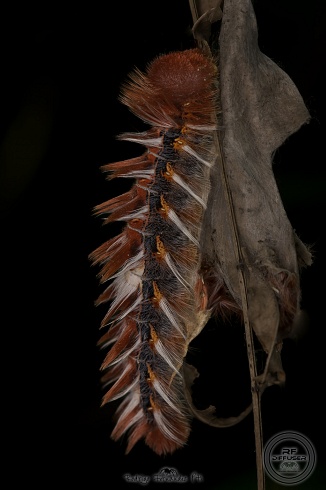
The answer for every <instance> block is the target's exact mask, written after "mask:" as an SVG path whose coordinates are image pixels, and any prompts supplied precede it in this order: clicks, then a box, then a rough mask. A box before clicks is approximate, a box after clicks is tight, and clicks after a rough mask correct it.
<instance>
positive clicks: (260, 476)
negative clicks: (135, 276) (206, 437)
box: [216, 137, 265, 490]
mask: <svg viewBox="0 0 326 490" xmlns="http://www.w3.org/2000/svg"><path fill="white" fill-rule="evenodd" d="M216 140H217V142H216V144H217V147H218V148H219V154H220V155H221V167H222V179H223V187H224V191H225V197H226V200H227V203H228V210H229V214H230V221H231V223H232V234H233V237H232V238H233V245H234V247H233V248H234V252H235V257H236V261H237V263H238V264H239V265H240V264H244V263H245V262H244V258H243V254H242V250H241V246H240V241H239V234H238V227H237V222H236V217H235V213H234V205H233V199H232V193H231V190H230V186H229V182H228V178H227V173H226V169H225V160H224V155H223V149H222V145H221V144H220V142H219V140H218V137H216ZM238 279H239V287H240V294H241V302H242V312H243V319H244V326H245V334H246V345H247V354H248V361H249V372H250V380H251V396H252V410H253V417H254V432H255V447H256V467H257V468H256V469H257V485H258V487H257V489H258V490H265V474H264V467H263V457H262V451H263V430H262V417H261V393H260V391H259V390H257V385H256V379H257V366H256V356H255V348H254V339H253V333H252V328H251V326H250V320H249V314H248V296H247V286H246V278H245V274H244V271H243V269H242V268H241V267H240V266H239V267H238Z"/></svg>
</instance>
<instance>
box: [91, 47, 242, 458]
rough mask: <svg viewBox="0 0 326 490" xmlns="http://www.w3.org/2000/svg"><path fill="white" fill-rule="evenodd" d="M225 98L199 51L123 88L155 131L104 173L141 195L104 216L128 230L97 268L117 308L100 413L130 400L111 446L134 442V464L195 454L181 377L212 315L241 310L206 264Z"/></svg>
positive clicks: (110, 204) (117, 201) (102, 210)
mask: <svg viewBox="0 0 326 490" xmlns="http://www.w3.org/2000/svg"><path fill="white" fill-rule="evenodd" d="M218 92H219V90H218V71H217V63H216V60H214V59H213V57H212V56H211V55H208V54H206V53H204V52H203V51H202V50H201V49H199V48H194V49H188V50H185V51H180V52H172V53H169V54H166V55H162V56H159V57H157V58H156V59H154V60H153V61H152V62H151V63H150V64H149V65H148V67H147V70H146V72H145V73H142V72H140V71H139V70H135V71H134V72H133V73H132V74H131V75H130V79H129V81H128V82H127V83H126V84H125V85H124V86H123V88H122V93H121V96H120V100H121V101H122V103H123V104H125V105H126V106H127V107H128V108H129V110H130V111H131V112H132V113H134V114H135V115H136V116H138V117H139V118H140V119H142V120H143V121H144V122H145V123H146V124H148V125H149V126H150V128H149V129H148V130H147V131H145V132H142V133H124V134H122V135H120V136H118V138H119V139H120V140H125V141H130V142H135V143H139V144H140V145H142V146H144V147H145V148H146V150H145V152H144V153H143V154H142V155H141V156H139V157H135V158H132V159H129V160H125V161H119V162H115V163H109V164H106V165H104V166H103V167H102V170H103V171H104V172H105V173H107V176H108V179H109V180H111V179H113V178H130V179H133V181H134V183H133V185H132V187H131V188H130V190H129V191H128V192H126V193H124V194H122V195H120V196H118V197H114V198H112V199H110V200H108V201H106V202H104V203H102V204H100V205H98V206H96V207H95V209H94V212H95V214H96V215H97V216H102V217H103V219H104V223H105V224H108V223H111V222H113V221H122V222H125V223H126V224H125V226H124V228H123V230H122V232H121V233H120V234H119V235H118V236H116V237H114V238H112V239H110V240H108V241H107V242H105V243H104V244H103V245H101V246H100V247H98V248H97V249H96V250H95V251H93V252H92V253H91V254H90V259H91V261H92V263H93V264H94V265H98V266H100V273H99V280H100V283H101V284H105V285H106V289H105V290H104V292H103V293H102V294H101V295H100V296H99V298H98V299H97V301H96V304H97V305H99V304H103V303H107V302H109V304H110V306H109V309H108V311H107V313H106V315H105V317H104V319H103V321H102V323H101V327H102V328H105V329H107V331H106V332H105V333H104V335H103V336H102V337H101V338H100V341H99V345H100V346H101V347H102V348H105V349H106V348H108V347H110V346H111V347H110V349H109V351H108V354H107V355H106V357H105V359H104V361H103V364H102V366H101V369H102V370H103V371H104V375H103V378H102V381H103V386H104V387H105V388H107V391H106V393H105V395H104V397H103V401H102V403H103V404H106V403H108V402H111V401H113V400H117V399H121V403H120V406H119V408H118V410H117V413H116V425H115V428H114V430H113V432H112V435H111V436H112V438H113V439H114V440H118V439H120V438H121V437H122V436H124V435H125V434H127V435H128V443H127V448H126V453H128V452H129V451H130V450H131V449H132V448H133V447H134V445H135V444H136V443H137V442H138V441H139V440H140V439H144V441H145V444H147V445H148V446H149V447H150V448H151V449H152V450H153V451H154V452H155V453H157V454H159V455H161V454H166V453H172V452H174V451H175V450H176V449H177V448H180V447H182V446H184V444H186V442H187V440H188V437H189V433H190V425H191V418H192V416H193V415H192V411H191V409H190V407H189V403H188V402H187V399H186V396H185V393H184V391H185V390H184V380H183V371H182V368H183V364H184V359H185V356H186V354H187V351H188V347H189V344H190V342H191V340H192V339H193V338H194V337H195V336H196V335H197V334H198V333H199V332H200V330H201V329H202V328H203V327H204V326H205V324H206V323H207V321H208V318H209V317H210V315H211V311H212V309H214V311H216V310H219V311H224V310H225V311H227V310H233V309H234V310H237V309H238V306H237V305H236V303H235V302H234V300H233V299H232V298H231V296H230V295H228V294H227V292H226V288H225V285H224V283H223V280H222V279H220V278H216V277H211V273H210V270H209V268H207V267H206V266H205V264H204V263H203V261H202V256H201V241H202V239H203V237H202V232H203V230H202V223H203V216H204V213H205V209H206V207H207V201H208V196H209V192H210V173H211V169H212V167H213V165H214V162H215V160H216V133H217V131H218V114H219V107H218V100H219V93H218ZM107 284H108V285H107Z"/></svg>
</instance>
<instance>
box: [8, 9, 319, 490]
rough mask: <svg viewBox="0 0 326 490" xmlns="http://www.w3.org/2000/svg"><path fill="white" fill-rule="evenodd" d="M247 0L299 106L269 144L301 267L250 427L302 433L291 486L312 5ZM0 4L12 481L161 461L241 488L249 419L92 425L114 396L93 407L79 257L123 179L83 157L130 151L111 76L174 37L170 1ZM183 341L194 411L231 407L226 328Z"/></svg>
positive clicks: (100, 475) (308, 373)
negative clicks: (195, 375) (288, 329)
mask: <svg viewBox="0 0 326 490" xmlns="http://www.w3.org/2000/svg"><path fill="white" fill-rule="evenodd" d="M45 5H46V6H45ZM254 8H255V11H256V15H257V22H258V29H259V44H260V48H261V50H262V51H263V52H264V53H265V54H266V55H267V56H269V57H270V58H272V59H273V60H274V61H275V62H276V63H278V64H279V66H281V68H283V69H284V71H286V72H287V73H288V74H289V75H290V77H291V78H292V80H293V81H294V83H295V84H296V86H297V87H298V89H299V91H300V93H301V95H302V97H303V99H304V101H305V103H306V105H307V107H308V109H309V111H310V114H311V121H310V123H309V124H308V125H305V126H304V127H302V128H301V129H300V130H299V131H298V132H297V133H296V134H294V135H293V136H291V137H290V138H289V139H288V140H287V142H286V143H285V144H284V145H282V147H281V148H280V149H279V150H278V151H277V153H276V155H275V159H274V170H275V176H276V179H277V183H278V185H279V189H280V193H281V196H282V199H283V203H284V207H285V209H286V211H287V214H288V216H289V219H290V221H291V223H292V225H293V227H294V229H295V230H296V232H297V233H298V235H299V236H300V237H301V239H302V241H304V242H305V243H306V244H309V245H311V246H312V250H313V253H314V264H313V265H312V266H311V267H310V268H308V269H306V270H305V271H304V272H303V276H302V306H303V308H304V310H305V311H306V313H307V316H308V318H309V328H308V330H307V331H306V332H305V333H304V334H303V335H302V336H301V337H300V338H299V339H298V340H297V341H294V340H288V341H286V342H285V344H284V348H283V363H284V368H285V371H286V373H287V382H286V386H285V387H284V388H279V387H273V388H269V390H267V391H266V392H265V393H264V395H263V402H262V416H263V427H264V439H265V441H267V440H268V438H269V437H271V436H273V435H274V434H276V433H278V432H280V431H283V430H294V431H298V432H300V433H302V434H304V435H306V436H307V437H308V438H309V439H310V440H311V442H312V443H313V444H314V446H315V448H316V451H317V457H318V465H317V469H316V471H315V473H314V475H313V476H312V477H311V478H310V479H309V480H307V481H306V482H305V483H304V484H302V485H300V488H302V489H303V490H304V489H308V488H309V489H310V488H314V489H319V488H322V484H323V485H325V483H326V477H325V442H326V441H325V408H326V406H325V402H324V401H323V398H322V395H323V391H324V387H325V369H324V360H325V344H324V339H325V333H324V331H325V318H324V310H325V309H324V303H325V297H324V294H325V282H324V277H325V258H324V250H325V245H326V241H325V238H324V232H323V228H324V223H325V212H326V198H325V193H326V189H325V183H326V178H325V177H326V175H325V152H324V143H325V137H326V133H325V82H326V80H325V72H324V71H323V70H325V45H326V43H325V41H326V39H325V22H326V16H325V11H326V10H325V2H324V1H323V0H310V1H309V2H306V1H305V2H303V1H295V0H282V1H281V0H278V1H276V0H264V1H263V0H260V1H255V2H254ZM0 18H1V21H0V22H1V28H0V34H1V60H0V62H1V67H2V70H1V71H2V76H1V79H2V90H1V146H0V157H1V168H0V190H1V263H2V266H1V269H2V273H1V277H2V281H1V282H2V293H1V298H2V306H1V312H2V315H1V324H2V326H1V331H2V334H3V341H2V353H3V355H2V357H3V359H4V367H3V371H2V377H3V385H4V388H5V393H6V396H5V397H4V401H3V408H6V412H5V413H6V415H4V416H3V419H2V420H3V424H4V427H3V429H4V431H3V432H4V433H6V434H7V435H8V436H9V437H8V438H6V439H5V441H6V442H5V444H4V445H5V452H6V454H7V456H8V468H10V469H11V471H10V479H11V480H10V481H11V483H12V486H14V484H15V483H18V481H20V482H23V483H26V484H27V483H28V484H31V485H32V486H34V488H35V487H40V488H48V487H49V486H50V485H55V486H56V485H67V486H69V487H70V488H78V487H79V486H80V485H81V484H83V485H84V486H85V487H86V488H92V489H98V488H101V489H105V488H120V487H123V485H124V483H123V475H124V474H126V473H130V474H132V475H134V474H143V475H148V476H151V475H153V474H154V473H156V472H159V470H160V469H161V468H163V467H165V466H168V467H169V468H175V469H177V471H178V472H179V473H180V474H182V475H187V476H190V474H191V473H192V472H197V473H198V474H200V475H201V476H202V478H203V481H202V482H201V483H200V484H199V483H198V484H196V485H195V484H189V486H190V487H191V488H194V487H196V486H197V487H198V488H201V489H204V488H205V489H206V488H218V489H221V490H223V489H231V488H232V489H234V488H236V489H242V488H243V489H245V488H255V452H254V432H253V420H252V417H251V416H249V417H248V418H247V419H246V420H245V421H244V422H242V423H241V424H240V425H238V426H235V427H233V428H230V429H224V430H219V429H213V428H210V427H208V426H205V425H203V424H201V423H200V422H196V421H194V423H193V429H192V433H191V436H190V438H189V441H188V445H187V446H186V447H185V448H184V449H182V450H179V451H177V452H176V453H175V454H173V455H172V456H167V457H165V458H160V457H158V456H156V455H155V454H153V453H152V452H151V450H150V449H148V448H147V447H145V446H144V445H143V443H142V442H140V443H138V444H137V446H136V447H135V448H134V449H133V451H132V452H131V453H130V454H129V455H128V456H125V455H124V447H125V444H124V442H123V441H122V442H121V443H120V442H118V443H114V442H112V441H111V439H110V432H111V431H112V428H113V422H112V415H113V414H114V411H115V408H116V406H115V405H114V403H112V404H111V405H109V406H106V407H104V408H100V403H101V397H102V394H103V393H102V390H101V386H100V373H99V366H100V363H101V361H102V359H103V353H102V352H99V351H98V348H97V346H96V342H97V340H98V338H99V335H100V332H99V329H98V327H99V323H100V321H101V319H102V317H103V315H104V310H103V309H102V310H101V309H100V308H99V309H96V308H95V307H94V300H95V299H96V297H97V296H98V294H99V293H100V287H99V284H98V281H97V278H96V273H97V272H98V270H95V269H94V268H92V267H91V266H90V263H89V261H88V254H89V253H90V252H91V251H92V250H93V249H94V248H96V247H97V246H98V245H100V244H101V243H102V242H103V241H104V240H106V239H107V238H108V237H111V236H114V235H115V234H116V233H117V231H118V230H119V229H120V228H119V227H118V226H117V225H112V226H110V227H106V228H107V229H104V228H103V227H102V226H101V221H100V219H96V218H94V217H93V216H92V208H93V207H94V206H95V205H96V204H99V203H101V202H103V201H104V200H107V199H109V198H110V196H112V195H113V194H118V193H120V192H122V190H124V189H125V190H127V189H128V188H129V186H130V182H123V183H120V182H114V181H113V182H112V183H108V182H106V181H105V178H104V175H102V174H101V172H100V166H101V165H103V164H105V163H107V162H109V161H116V160H122V159H127V158H131V157H132V156H136V154H140V153H141V152H142V149H141V148H139V147H137V146H136V145H133V144H131V143H129V144H126V143H121V142H118V141H117V140H116V135H117V134H119V133H121V132H123V131H139V130H143V129H144V126H143V124H142V123H141V122H140V121H139V120H137V119H136V118H135V117H134V116H132V115H131V114H130V113H129V112H128V111H127V109H126V108H125V107H124V106H122V105H121V104H120V103H119V101H118V94H119V90H120V86H121V84H122V83H123V82H124V81H125V79H126V77H127V75H128V73H129V72H130V71H131V70H132V69H133V68H134V67H136V66H137V67H138V68H140V69H144V68H145V67H146V64H147V63H148V62H149V61H151V60H152V58H154V57H155V56H157V55H159V54H163V53H167V52H169V51H171V50H179V49H185V48H188V47H192V38H191V33H190V28H191V25H192V21H191V15H190V10H189V8H188V2H187V1H186V0H182V1H178V2H177V1H165V2H162V4H159V3H158V2H148V1H143V2H120V4H119V5H116V4H115V3H114V2H112V3H111V2H106V4H104V3H103V4H96V3H92V4H85V5H84V6H82V5H81V4H76V6H72V5H69V4H68V5H62V6H60V5H58V4H57V3H51V2H47V3H46V4H44V6H43V7H33V6H32V5H31V4H28V6H27V5H26V7H25V8H24V9H23V10H22V8H21V7H20V8H19V9H18V8H15V7H14V6H13V7H11V8H8V7H6V8H4V7H2V12H1V17H0ZM191 355H192V356H193V358H194V359H195V360H196V361H195V362H196V363H197V366H198V368H199V370H200V372H201V378H200V379H201V385H200V388H198V390H199V391H198V396H199V399H200V400H199V404H202V408H203V407H205V406H207V405H208V404H209V403H214V404H216V405H217V407H218V411H219V413H220V415H221V416H229V415H236V413H237V412H238V411H239V410H241V409H243V408H244V407H245V406H246V404H247V402H249V401H250V393H249V391H248V389H249V384H248V367H247V360H246V352H245V343H244V332H243V331H242V330H241V327H239V326H238V325H232V324H231V325H229V324H228V325H223V324H222V325H218V326H217V325H215V323H212V322H210V323H209V325H208V326H207V328H206V329H205V331H204V332H203V333H202V335H201V336H200V338H198V339H197V341H196V342H195V343H194V346H193V350H192V354H191ZM158 485H159V484H158V483H157V484H154V483H153V486H158ZM161 485H168V484H161ZM268 485H269V487H268V488H278V487H277V486H276V485H274V484H273V482H271V481H268ZM273 485H274V486H273ZM149 486H151V485H149ZM185 486H186V485H185V484H183V485H182V484H179V485H178V488H180V487H181V488H185ZM126 487H127V488H133V487H136V488H138V487H139V485H137V484H131V483H129V484H128V485H127V484H126ZM168 488H172V485H171V484H169V486H168Z"/></svg>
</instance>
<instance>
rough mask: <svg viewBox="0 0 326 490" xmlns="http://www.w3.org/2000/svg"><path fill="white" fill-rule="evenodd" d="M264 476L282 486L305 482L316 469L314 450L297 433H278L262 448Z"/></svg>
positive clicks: (308, 442) (306, 439) (310, 444)
mask: <svg viewBox="0 0 326 490" xmlns="http://www.w3.org/2000/svg"><path fill="white" fill-rule="evenodd" d="M263 452H264V468H265V472H266V474H267V475H268V476H269V477H270V478H271V479H272V480H274V481H275V482H277V483H281V484H283V485H297V484H298V483H302V482H303V481H305V480H307V478H309V477H310V476H311V474H312V472H313V471H314V469H315V467H316V450H315V448H314V446H313V445H312V443H311V441H310V440H309V439H308V438H307V437H306V436H304V435H303V434H300V433H299V432H293V431H289V432H288V431H286V432H279V433H278V434H276V435H275V436H273V437H271V438H270V439H269V441H268V442H267V443H266V445H265V447H264V451H263Z"/></svg>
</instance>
